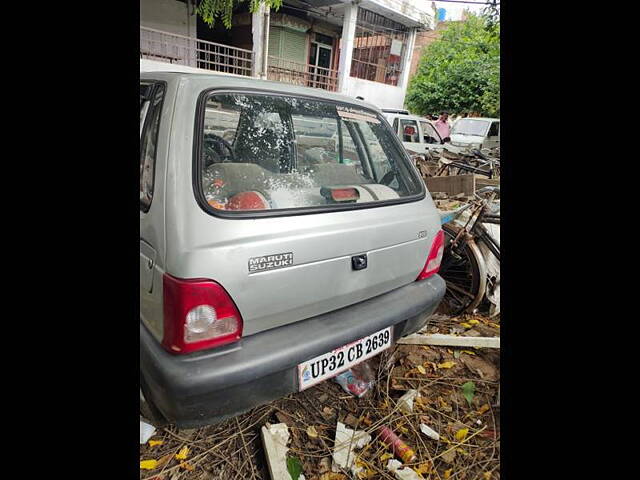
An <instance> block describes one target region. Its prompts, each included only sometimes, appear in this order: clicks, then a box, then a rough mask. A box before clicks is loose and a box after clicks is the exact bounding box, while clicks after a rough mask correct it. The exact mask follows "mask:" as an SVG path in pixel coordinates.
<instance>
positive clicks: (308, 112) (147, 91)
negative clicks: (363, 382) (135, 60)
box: [140, 72, 445, 428]
mask: <svg viewBox="0 0 640 480" xmlns="http://www.w3.org/2000/svg"><path fill="white" fill-rule="evenodd" d="M443 248H444V246H443V234H442V230H441V229H440V219H439V215H438V212H437V211H436V208H435V206H434V204H433V201H432V200H431V197H430V195H429V194H428V192H427V191H426V189H425V186H424V183H423V182H422V180H421V178H420V176H419V174H418V172H417V171H416V170H415V167H413V165H412V164H411V161H410V159H409V158H408V156H407V153H406V152H405V150H404V149H403V147H402V144H401V143H400V141H399V139H398V138H397V136H396V135H394V134H393V132H392V130H391V128H390V127H389V124H388V123H387V121H386V120H385V119H384V117H383V116H382V115H381V112H380V111H379V110H377V109H376V108H375V107H373V106H372V105H370V104H367V103H364V102H360V101H354V100H352V99H350V98H348V97H344V96H342V95H337V94H333V93H330V92H326V91H323V90H317V89H310V88H305V87H298V86H293V85H287V84H282V83H276V82H267V81H261V80H256V79H252V78H241V77H231V76H224V75H210V74H186V73H167V72H164V73H160V72H152V73H142V74H141V75H140V389H141V408H144V409H145V411H147V412H151V413H150V415H153V416H154V417H155V418H154V420H156V421H158V422H170V423H175V424H177V425H178V426H179V427H183V428H191V427H195V426H199V425H204V424H209V423H214V422H216V421H219V420H222V419H224V418H228V417H230V416H233V415H236V414H238V413H240V412H243V411H246V410H248V409H250V408H252V407H254V406H256V405H259V404H262V403H266V402H268V401H271V400H274V399H277V398H280V397H282V396H285V395H287V394H289V393H292V392H296V391H299V390H303V389H306V388H309V387H311V386H312V385H315V384H317V383H319V382H321V381H323V380H326V379H328V378H331V377H333V376H335V375H337V374H338V373H340V372H342V371H345V370H347V369H348V368H350V367H351V366H353V365H355V364H357V363H359V362H362V361H364V360H366V359H368V358H370V357H372V356H374V355H377V354H378V353H380V352H381V351H383V350H385V349H386V348H388V347H390V346H391V345H392V344H393V342H394V341H395V340H397V339H398V338H399V337H402V336H404V335H407V334H410V333H413V332H415V331H417V330H418V329H420V328H421V327H422V326H423V325H424V324H425V322H426V321H427V319H428V317H429V316H430V315H431V314H432V313H433V311H434V310H435V309H436V307H437V306H438V304H439V302H440V300H441V299H442V297H443V295H444V291H445V283H444V281H443V280H442V278H441V277H440V276H438V275H437V271H438V268H439V265H440V260H441V258H442V253H443Z"/></svg>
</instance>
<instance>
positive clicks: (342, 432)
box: [331, 422, 371, 476]
mask: <svg viewBox="0 0 640 480" xmlns="http://www.w3.org/2000/svg"><path fill="white" fill-rule="evenodd" d="M370 441H371V435H369V434H368V433H367V432H365V431H364V430H351V429H350V428H347V427H345V425H344V423H342V422H338V424H337V425H336V436H335V439H334V442H333V455H332V456H333V463H332V464H331V470H332V471H334V472H339V471H340V468H345V469H346V468H348V469H351V472H352V473H353V474H354V475H355V476H357V475H358V472H360V471H361V470H362V467H358V466H356V465H355V459H356V453H355V450H356V449H360V448H362V447H364V446H365V445H366V444H368V443H369V442H370Z"/></svg>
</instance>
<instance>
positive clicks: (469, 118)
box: [460, 117, 500, 122]
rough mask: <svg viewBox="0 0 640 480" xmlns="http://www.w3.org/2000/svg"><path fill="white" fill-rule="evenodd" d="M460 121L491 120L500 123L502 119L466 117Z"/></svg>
mask: <svg viewBox="0 0 640 480" xmlns="http://www.w3.org/2000/svg"><path fill="white" fill-rule="evenodd" d="M460 120H490V121H492V122H493V121H496V122H499V121H500V119H499V118H489V117H464V118H460Z"/></svg>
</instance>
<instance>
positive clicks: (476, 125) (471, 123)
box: [451, 118, 489, 136]
mask: <svg viewBox="0 0 640 480" xmlns="http://www.w3.org/2000/svg"><path fill="white" fill-rule="evenodd" d="M488 128H489V122H487V121H486V120H472V119H470V118H461V119H460V120H458V121H457V122H456V123H455V125H454V126H453V128H452V129H451V134H458V135H480V136H484V134H485V133H487V129H488Z"/></svg>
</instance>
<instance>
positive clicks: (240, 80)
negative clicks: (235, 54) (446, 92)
mask: <svg viewBox="0 0 640 480" xmlns="http://www.w3.org/2000/svg"><path fill="white" fill-rule="evenodd" d="M140 79H141V80H166V81H179V82H182V83H183V84H186V85H188V86H191V87H193V88H197V89H200V90H204V89H207V88H216V87H218V88H247V89H256V90H271V91H274V92H278V93H284V94H290V95H305V96H308V97H314V98H317V99H319V100H324V99H330V100H334V101H338V102H344V103H351V104H354V105H359V106H361V107H365V108H368V109H370V110H375V111H377V112H379V113H381V114H382V112H381V110H380V108H379V107H377V106H376V105H374V104H372V103H369V102H364V101H362V100H357V99H355V98H353V97H349V96H347V95H342V94H339V93H335V92H330V91H328V90H323V89H320V88H311V87H302V86H300V85H293V84H290V83H283V82H274V81H270V80H261V79H258V78H254V77H247V76H242V75H232V74H219V73H186V72H168V71H156V72H140Z"/></svg>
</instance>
